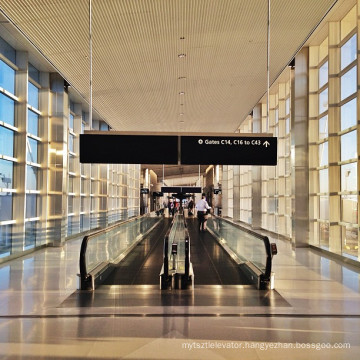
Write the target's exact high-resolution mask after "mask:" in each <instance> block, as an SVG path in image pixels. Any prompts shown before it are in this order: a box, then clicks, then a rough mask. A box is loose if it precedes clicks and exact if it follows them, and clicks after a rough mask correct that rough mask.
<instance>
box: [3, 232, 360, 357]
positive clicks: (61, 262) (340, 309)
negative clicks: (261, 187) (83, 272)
mask: <svg viewBox="0 0 360 360" xmlns="http://www.w3.org/2000/svg"><path fill="white" fill-rule="evenodd" d="M272 241H275V242H276V243H277V246H278V255H276V256H275V257H274V259H273V264H274V265H273V270H274V272H275V291H272V292H271V291H270V292H258V291H257V290H254V289H253V288H251V287H250V286H248V285H235V286H234V285H197V286H196V287H195V289H194V290H193V291H189V290H186V293H179V291H178V290H177V291H173V292H171V291H166V292H161V291H160V290H159V289H158V288H157V286H154V285H145V286H142V285H135V286H127V285H120V286H105V287H102V288H100V289H99V290H97V291H96V292H95V293H90V292H88V293H83V294H82V296H79V292H78V291H77V286H78V277H77V273H78V272H79V269H78V261H79V249H80V240H72V241H69V242H67V243H66V245H65V246H64V247H63V248H61V249H60V248H47V249H43V250H39V251H37V252H34V253H33V254H31V255H28V256H25V257H23V258H20V259H16V260H12V261H10V262H8V263H5V264H2V265H1V266H0V290H1V292H0V358H1V359H256V360H263V359H277V360H279V359H280V360H281V359H309V358H311V359H312V360H316V359H327V360H329V359H358V357H359V353H360V275H359V272H360V269H357V268H351V267H349V266H346V267H345V266H343V265H341V264H340V263H338V262H336V261H334V260H329V259H327V258H325V257H324V256H323V255H321V254H320V253H318V252H316V251H314V250H311V249H297V250H296V252H293V251H292V249H291V246H290V243H289V242H287V241H284V240H280V239H272ZM264 298H265V299H267V301H266V302H264V301H263V300H264Z"/></svg>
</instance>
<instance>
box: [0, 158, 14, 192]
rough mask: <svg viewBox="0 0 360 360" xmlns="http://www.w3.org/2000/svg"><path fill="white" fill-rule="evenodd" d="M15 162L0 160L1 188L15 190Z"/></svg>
mask: <svg viewBox="0 0 360 360" xmlns="http://www.w3.org/2000/svg"><path fill="white" fill-rule="evenodd" d="M13 168H14V166H13V162H11V161H7V160H3V159H0V187H1V188H4V189H12V188H13Z"/></svg>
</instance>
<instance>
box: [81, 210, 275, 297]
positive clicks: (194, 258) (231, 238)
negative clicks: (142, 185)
mask: <svg viewBox="0 0 360 360" xmlns="http://www.w3.org/2000/svg"><path fill="white" fill-rule="evenodd" d="M197 229H198V225H197V219H193V218H191V219H190V218H185V217H184V215H183V214H177V216H176V217H175V218H174V219H169V218H166V217H164V216H162V215H160V216H159V214H158V215H157V214H156V213H155V212H154V213H150V214H146V215H143V216H141V217H137V218H133V219H130V220H127V221H125V222H121V223H118V224H114V225H112V226H110V227H108V228H105V229H102V230H100V231H97V232H94V233H92V234H90V235H88V236H85V238H84V239H83V243H82V246H81V254H80V289H81V290H95V288H96V287H97V286H98V285H100V284H103V285H140V284H141V285H157V284H159V283H160V288H161V289H189V288H190V289H191V288H193V287H194V286H195V287H196V285H248V284H254V285H255V286H256V288H258V289H269V288H271V287H273V275H272V273H271V263H272V256H273V255H274V253H276V249H275V247H276V246H275V245H274V244H273V245H271V244H270V243H269V239H268V238H267V237H265V236H262V235H259V234H257V233H255V232H253V231H251V230H247V229H244V228H242V227H241V226H239V225H238V224H234V223H232V222H231V221H229V220H226V219H223V218H220V217H217V216H214V215H213V216H211V217H209V220H208V230H209V231H208V232H205V233H200V232H199V231H198V230H197Z"/></svg>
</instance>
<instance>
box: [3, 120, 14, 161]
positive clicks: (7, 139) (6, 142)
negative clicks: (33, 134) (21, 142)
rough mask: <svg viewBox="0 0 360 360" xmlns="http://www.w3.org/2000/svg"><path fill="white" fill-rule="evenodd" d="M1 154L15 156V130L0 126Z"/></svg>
mask: <svg viewBox="0 0 360 360" xmlns="http://www.w3.org/2000/svg"><path fill="white" fill-rule="evenodd" d="M0 154H1V155H6V156H11V157H13V156H14V132H13V131H12V130H9V129H7V128H5V127H3V126H0Z"/></svg>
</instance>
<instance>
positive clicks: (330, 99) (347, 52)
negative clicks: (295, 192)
mask: <svg viewBox="0 0 360 360" xmlns="http://www.w3.org/2000/svg"><path fill="white" fill-rule="evenodd" d="M356 14H357V7H356V6H355V7H354V8H352V9H351V10H350V11H349V12H348V13H347V14H346V15H345V16H344V17H343V18H342V19H341V20H340V21H339V22H337V23H331V24H329V35H328V36H327V37H326V38H325V39H324V40H323V41H322V42H321V44H319V45H314V46H310V70H309V83H310V86H309V99H310V101H309V115H310V124H309V166H310V169H309V170H310V180H309V181H310V182H309V185H310V214H309V215H310V243H311V244H313V245H315V246H318V247H321V248H325V249H327V250H329V251H331V252H335V253H338V254H342V255H344V256H348V257H352V258H354V259H357V258H358V256H359V250H358V244H359V241H358V176H357V174H358V154H357V148H358V145H357V144H358V139H357V132H358V129H357V106H358V105H357V102H358V97H357V86H358V85H357V84H358V80H357V62H358V59H357V52H358V50H357V49H358V47H357V36H358V35H357V16H356ZM337 59H339V60H340V61H338V60H337ZM316 96H317V100H318V103H317V105H316Z"/></svg>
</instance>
